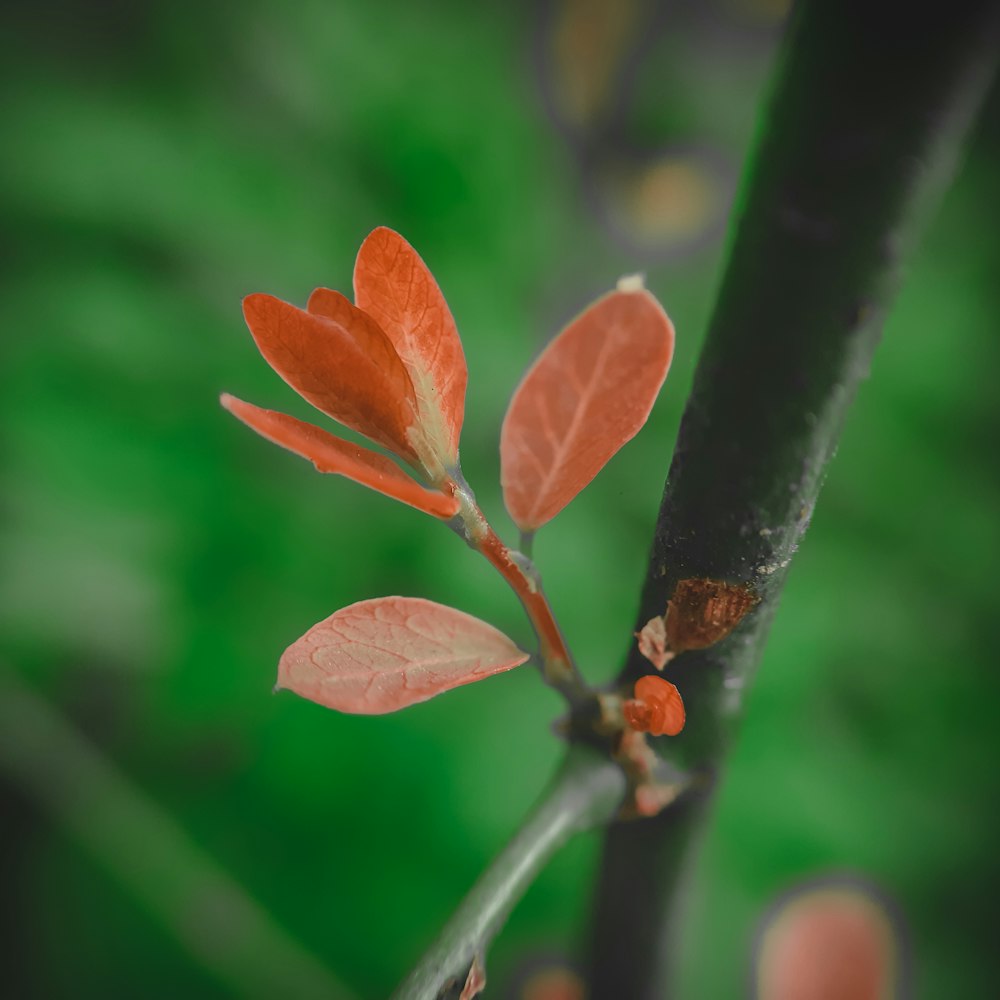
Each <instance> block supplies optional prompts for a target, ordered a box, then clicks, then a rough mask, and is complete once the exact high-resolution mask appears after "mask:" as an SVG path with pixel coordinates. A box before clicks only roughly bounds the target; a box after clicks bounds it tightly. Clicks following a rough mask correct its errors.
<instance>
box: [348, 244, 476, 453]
mask: <svg viewBox="0 0 1000 1000" xmlns="http://www.w3.org/2000/svg"><path fill="white" fill-rule="evenodd" d="M354 301H355V302H356V303H357V305H358V307H359V308H361V309H364V311H365V312H367V313H368V314H369V315H371V316H372V317H373V318H374V319H375V320H376V322H377V323H378V324H379V326H381V327H382V329H383V330H385V332H386V334H387V335H388V337H389V339H390V340H391V341H392V343H393V344H394V346H395V348H396V350H397V351H398V352H399V356H400V357H401V358H402V359H403V362H404V363H405V365H406V367H407V369H408V370H409V373H410V377H411V378H412V380H413V386H414V388H415V390H416V394H417V405H418V407H419V411H420V424H421V428H422V429H423V431H424V434H425V436H426V439H427V442H428V446H429V448H430V450H431V452H432V454H433V455H435V456H436V457H437V459H438V460H439V461H440V462H441V463H442V464H443V465H445V466H452V465H454V464H455V461H456V459H457V457H458V438H459V434H460V433H461V430H462V418H463V415H464V413H465V386H466V383H467V381H468V370H467V369H466V365H465V355H464V354H463V353H462V342H461V340H460V339H459V336H458V330H457V328H456V327H455V320H454V319H453V318H452V315H451V310H450V309H449V308H448V303H447V302H445V299H444V296H443V295H442V294H441V289H440V288H438V285H437V282H436V281H435V280H434V277H433V275H432V274H431V272H430V271H429V270H428V269H427V265H426V264H425V263H424V262H423V261H422V260H421V259H420V257H419V255H418V254H417V252H416V250H414V249H413V247H411V246H410V244H409V243H407V242H406V240H404V239H403V237H402V236H400V235H399V233H396V232H393V231H392V230H391V229H386V228H385V227H381V228H379V229H376V230H374V232H372V233H371V234H369V236H368V238H367V239H366V240H365V241H364V243H362V244H361V249H360V250H359V251H358V259H357V262H356V263H355V265H354Z"/></svg>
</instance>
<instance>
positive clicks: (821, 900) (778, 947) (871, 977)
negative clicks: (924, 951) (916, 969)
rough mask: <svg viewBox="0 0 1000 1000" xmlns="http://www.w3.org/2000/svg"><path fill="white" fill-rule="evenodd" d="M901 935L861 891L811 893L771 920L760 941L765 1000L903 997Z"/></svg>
mask: <svg viewBox="0 0 1000 1000" xmlns="http://www.w3.org/2000/svg"><path fill="white" fill-rule="evenodd" d="M897 966H898V948H897V944H896V932H895V929H894V928H893V925H892V922H891V920H890V919H889V917H888V916H887V914H886V911H885V908H884V907H883V906H882V904H881V903H880V902H879V901H877V900H876V899H873V898H871V896H870V895H869V894H868V893H867V892H864V891H862V890H859V889H857V888H851V887H847V886H843V887H831V886H827V887H824V888H819V889H812V890H808V891H807V892H805V893H804V894H802V895H800V896H798V897H795V898H793V899H792V901H791V902H789V903H787V904H786V905H785V906H783V907H782V909H781V910H780V911H779V912H778V914H777V915H776V916H775V917H773V918H772V920H771V922H770V924H769V925H768V927H767V929H766V930H765V931H764V934H763V936H762V938H761V950H760V956H759V958H758V960H757V977H756V978H757V991H756V996H758V997H760V998H761V1000H802V998H808V1000H887V998H888V997H895V996H898V995H899V982H898V974H897Z"/></svg>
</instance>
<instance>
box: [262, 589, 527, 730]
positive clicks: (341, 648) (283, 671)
mask: <svg viewBox="0 0 1000 1000" xmlns="http://www.w3.org/2000/svg"><path fill="white" fill-rule="evenodd" d="M527 659H528V654H527V653H525V652H522V651H521V650H520V649H518V648H517V646H515V645H514V643H513V642H511V640H510V639H508V638H507V636H505V635H504V634H503V633H502V632H499V631H497V629H495V628H493V626H492V625H488V624H487V623H486V622H483V621H480V620H479V619H478V618H473V617H472V616H471V615H467V614H465V613H464V612H462V611H457V610H456V609H454V608H449V607H446V606H444V605H442V604H435V603H434V602H433V601H427V600H424V599H422V598H417V597H381V598H376V599H374V600H369V601H360V602H359V603H357V604H352V605H351V606H350V607H347V608H343V609H342V610H340V611H336V612H334V613H333V614H332V615H330V617H329V618H327V619H325V620H324V621H322V622H320V623H319V624H318V625H314V626H313V627H312V628H311V629H309V631H308V632H306V634H305V635H304V636H302V638H301V639H299V640H298V641H296V642H294V643H293V644H292V645H291V646H289V647H288V649H287V650H285V653H284V654H283V655H282V657H281V661H280V663H279V665H278V686H279V687H281V688H288V689H290V690H292V691H294V692H295V693H296V694H299V695H301V696H302V697H303V698H308V699H309V700H310V701H315V702H317V703H318V704H320V705H325V706H326V707H327V708H333V709H336V710H337V711H340V712H351V713H356V714H362V715H378V714H382V713H385V712H395V711H396V710H398V709H400V708H405V707H407V706H408V705H413V704H416V703H417V702H421V701H426V700H427V699H428V698H433V697H434V696H435V695H437V694H441V693H442V692H443V691H448V690H450V689H451V688H454V687H458V686H460V685H462V684H471V683H472V682H473V681H478V680H482V679H483V678H484V677H489V676H491V675H493V674H496V673H500V672H502V671H505V670H510V669H511V668H513V667H516V666H519V665H520V664H522V663H524V662H525V661H526V660H527Z"/></svg>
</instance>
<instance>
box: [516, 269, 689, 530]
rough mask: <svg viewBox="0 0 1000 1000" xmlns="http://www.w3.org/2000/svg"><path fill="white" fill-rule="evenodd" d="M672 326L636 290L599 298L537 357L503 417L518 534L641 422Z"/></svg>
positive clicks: (665, 363) (549, 513)
mask: <svg viewBox="0 0 1000 1000" xmlns="http://www.w3.org/2000/svg"><path fill="white" fill-rule="evenodd" d="M673 350H674V328H673V325H672V324H671V322H670V320H669V319H668V317H667V314H666V313H665V312H664V311H663V309H662V308H661V307H660V304H659V303H658V302H657V301H656V299H654V298H653V296H652V295H650V294H649V292H647V291H644V290H643V289H641V288H638V289H636V290H624V289H623V288H619V290H618V291H615V292H612V293H611V294H610V295H605V296H604V298H601V299H598V300H597V302H595V303H594V304H593V305H592V306H590V307H589V308H588V309H586V310H584V312H583V313H581V315H579V316H578V317H577V318H576V319H575V320H573V322H572V323H570V324H569V326H567V327H566V329H565V330H563V331H562V333H560V334H559V336H558V337H556V338H555V340H553V341H552V343H551V344H549V346H548V347H547V348H546V349H545V351H543V352H542V355H541V356H540V357H539V358H538V360H537V361H536V362H535V364H534V365H533V366H532V368H531V370H530V371H529V372H528V374H527V375H526V376H525V377H524V379H523V381H522V382H521V384H520V385H519V386H518V388H517V391H516V392H515V393H514V398H513V399H512V400H511V404H510V408H509V409H508V411H507V416H506V418H505V419H504V424H503V430H502V432H501V435H500V466H501V482H502V484H503V491H504V501H505V503H506V504H507V510H508V511H510V515H511V517H512V518H513V519H514V521H515V522H516V523H517V525H518V526H519V527H520V528H521V529H522V530H523V531H533V530H534V529H535V528H538V527H539V526H540V525H543V524H545V522H546V521H548V520H550V519H551V518H553V517H555V515H556V514H558V513H559V511H561V510H562V509H563V507H565V506H566V504H568V503H569V502H570V500H572V499H573V497H575V496H576V495H577V493H579V492H580V490H582V489H583V488H584V486H586V485H587V483H589V482H590V481H591V480H592V479H593V478H594V476H596V475H597V473H598V472H600V470H601V469H602V468H603V466H604V464H605V463H606V462H607V461H608V459H609V458H611V456H612V455H614V453H615V452H616V451H618V449H619V448H621V446H622V445H623V444H625V442H626V441H628V440H630V439H631V438H632V437H633V436H634V435H635V434H636V432H637V431H638V430H639V428H640V427H642V425H643V424H644V423H645V422H646V418H647V417H648V416H649V411H650V410H651V409H652V407H653V402H654V401H655V399H656V394H657V393H658V392H659V391H660V386H661V385H662V384H663V380H664V378H666V375H667V370H668V369H669V367H670V359H671V357H672V355H673Z"/></svg>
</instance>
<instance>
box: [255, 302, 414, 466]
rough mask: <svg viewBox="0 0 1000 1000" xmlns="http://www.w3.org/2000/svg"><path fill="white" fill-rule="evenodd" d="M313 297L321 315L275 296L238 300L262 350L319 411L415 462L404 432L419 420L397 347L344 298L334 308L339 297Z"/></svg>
mask: <svg viewBox="0 0 1000 1000" xmlns="http://www.w3.org/2000/svg"><path fill="white" fill-rule="evenodd" d="M318 294H319V295H320V297H321V300H322V305H323V311H322V314H320V315H316V314H315V312H316V311H314V312H306V311H305V310H303V309H297V308H296V307H295V306H292V305H289V304H288V303H287V302H282V301H281V299H276V298H274V296H272V295H261V294H257V295H248V296H247V297H246V298H245V299H244V300H243V315H244V317H245V318H246V321H247V326H248V327H250V332H251V333H252V334H253V337H254V340H255V341H256V342H257V347H258V348H260V353H261V354H263V355H264V358H265V360H266V361H267V363H268V364H269V365H270V366H271V367H272V368H273V369H274V370H275V371H276V372H277V373H278V374H279V375H280V376H281V377H282V378H283V379H284V380H285V381H286V382H287V383H288V384H289V385H290V386H291V387H292V388H293V389H294V390H295V391H296V392H297V393H299V395H301V396H303V397H304V398H305V399H307V400H308V401H309V402H310V403H312V405H313V406H315V407H316V408H317V409H319V410H322V411H323V412H324V413H326V414H328V415H329V416H331V417H333V418H334V420H339V421H340V422H341V423H342V424H344V425H345V426H347V427H350V428H352V429H353V430H356V431H358V432H359V433H361V434H364V435H365V437H368V438H371V439H372V441H376V442H378V444H381V445H384V446H385V447H386V448H388V449H389V450H390V451H393V452H395V453H396V454H397V455H399V456H401V457H402V458H405V459H407V460H408V461H412V462H419V458H418V456H417V453H416V451H415V449H414V447H413V444H412V443H411V441H410V433H409V432H410V431H411V429H412V428H413V426H414V424H415V423H416V420H417V416H416V397H415V395H414V389H413V383H412V382H411V381H410V376H409V374H408V373H407V371H406V368H405V366H404V365H403V362H402V361H401V360H400V358H399V356H398V355H397V354H396V351H395V348H393V346H392V344H391V343H390V342H389V339H388V338H387V337H386V335H385V334H384V333H383V332H382V330H381V329H380V328H379V325H378V323H376V322H375V321H374V320H373V319H372V318H371V317H370V316H366V315H365V314H364V313H363V312H362V311H361V310H360V309H355V307H354V306H353V305H351V303H350V302H348V301H347V299H345V298H344V297H343V296H340V300H342V302H341V303H339V304H337V305H335V304H334V301H333V298H332V297H333V296H336V295H337V293H336V292H326V291H325V290H321V291H320V292H319V293H318ZM313 296H314V298H315V297H316V296H317V293H315V292H314V293H313ZM310 304H312V300H310Z"/></svg>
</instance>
